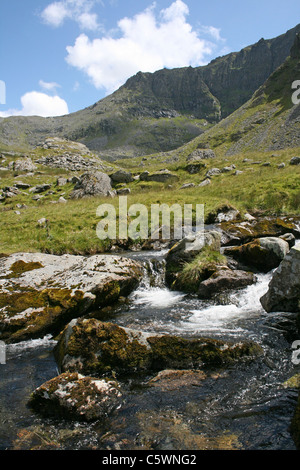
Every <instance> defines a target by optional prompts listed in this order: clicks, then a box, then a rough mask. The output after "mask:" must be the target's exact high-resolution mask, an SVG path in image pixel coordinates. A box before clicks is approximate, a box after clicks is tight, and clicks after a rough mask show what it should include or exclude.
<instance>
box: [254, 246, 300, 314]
mask: <svg viewBox="0 0 300 470" xmlns="http://www.w3.org/2000/svg"><path fill="white" fill-rule="evenodd" d="M260 302H261V304H262V306H263V308H264V309H265V310H266V312H268V313H269V312H300V245H296V246H294V247H292V248H291V250H290V251H289V253H288V254H287V255H286V256H285V258H284V259H283V260H282V262H281V263H280V265H279V267H278V268H277V269H276V271H275V272H274V274H273V276H272V279H271V281H270V283H269V286H268V291H267V292H266V294H264V295H263V296H262V297H261V299H260Z"/></svg>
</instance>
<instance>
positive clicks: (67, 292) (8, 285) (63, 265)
mask: <svg viewBox="0 0 300 470" xmlns="http://www.w3.org/2000/svg"><path fill="white" fill-rule="evenodd" d="M142 274H143V270H142V267H141V265H140V264H139V263H137V262H135V261H133V260H130V259H126V258H123V257H121V256H114V255H94V256H89V257H85V256H75V255H67V254H66V255H62V256H55V255H49V254H43V253H15V254H13V255H10V256H7V257H1V258H0V339H2V340H4V341H7V342H10V343H13V342H18V341H23V340H26V339H32V338H40V337H43V336H44V335H46V334H58V333H59V332H60V331H61V329H62V328H64V326H65V325H66V324H67V323H68V322H69V321H70V320H72V319H73V318H76V317H80V316H82V315H84V314H86V313H87V312H89V311H90V310H91V309H98V308H99V307H104V306H107V305H111V304H113V303H115V302H116V301H117V300H118V298H119V297H120V296H126V295H129V293H130V292H131V291H132V290H133V289H134V288H136V287H137V285H138V284H139V282H140V280H141V278H142Z"/></svg>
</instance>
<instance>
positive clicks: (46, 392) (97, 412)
mask: <svg viewBox="0 0 300 470" xmlns="http://www.w3.org/2000/svg"><path fill="white" fill-rule="evenodd" d="M121 400H122V393H121V391H120V387H119V384H118V383H117V382H116V381H110V380H107V379H101V380H99V379H97V378H95V377H84V376H83V375H80V374H78V373H76V372H75V373H71V374H70V373H65V374H61V375H59V376H58V377H55V378H53V379H51V380H49V381H48V382H46V383H44V384H43V385H41V386H40V387H38V388H37V389H36V390H35V391H34V392H33V393H32V395H31V397H30V400H29V402H28V405H29V406H30V408H32V409H33V410H34V411H36V412H38V413H40V414H41V415H42V416H44V417H48V416H50V417H51V416H55V418H58V417H59V418H64V419H72V420H76V421H88V422H91V421H96V420H102V421H103V419H105V418H106V417H107V416H108V415H110V414H111V413H112V412H113V411H114V410H115V409H116V408H117V407H118V406H120V403H121Z"/></svg>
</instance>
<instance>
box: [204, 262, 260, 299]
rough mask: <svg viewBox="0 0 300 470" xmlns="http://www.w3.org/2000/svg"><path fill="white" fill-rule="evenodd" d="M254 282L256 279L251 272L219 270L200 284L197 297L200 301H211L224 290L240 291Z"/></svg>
mask: <svg viewBox="0 0 300 470" xmlns="http://www.w3.org/2000/svg"><path fill="white" fill-rule="evenodd" d="M255 282H256V277H255V275H254V274H253V273H251V272H247V271H242V270H231V269H220V270H218V271H216V272H215V273H214V274H212V275H211V276H210V277H209V278H208V279H206V280H205V281H202V282H201V284H200V286H199V289H198V297H200V298H201V299H211V298H212V297H213V296H214V295H216V294H220V293H221V292H224V291H226V290H231V289H241V288H244V287H246V286H249V285H251V284H254V283H255Z"/></svg>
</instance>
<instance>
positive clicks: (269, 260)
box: [224, 237, 290, 272]
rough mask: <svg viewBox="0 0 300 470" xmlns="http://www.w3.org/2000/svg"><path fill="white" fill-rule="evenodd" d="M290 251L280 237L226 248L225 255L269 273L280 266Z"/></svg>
mask: <svg viewBox="0 0 300 470" xmlns="http://www.w3.org/2000/svg"><path fill="white" fill-rule="evenodd" d="M289 249H290V247H289V244H288V242H287V241H285V240H282V239H281V238H278V237H265V238H257V239H255V240H252V241H251V242H249V243H246V244H245V245H242V246H235V247H232V248H225V249H224V254H225V255H229V256H231V257H233V258H234V259H236V260H237V261H239V262H241V263H243V264H244V265H246V266H251V267H254V268H256V269H258V270H259V271H262V272H268V271H270V270H271V269H274V268H277V266H279V264H280V262H281V261H282V260H283V258H284V257H285V256H286V254H287V253H288V252H289Z"/></svg>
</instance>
